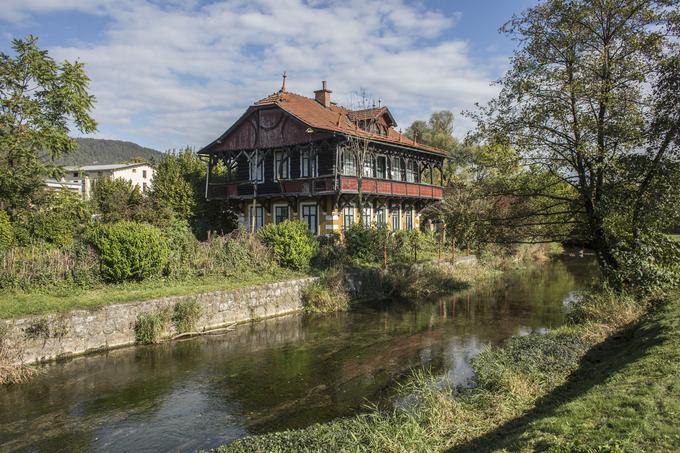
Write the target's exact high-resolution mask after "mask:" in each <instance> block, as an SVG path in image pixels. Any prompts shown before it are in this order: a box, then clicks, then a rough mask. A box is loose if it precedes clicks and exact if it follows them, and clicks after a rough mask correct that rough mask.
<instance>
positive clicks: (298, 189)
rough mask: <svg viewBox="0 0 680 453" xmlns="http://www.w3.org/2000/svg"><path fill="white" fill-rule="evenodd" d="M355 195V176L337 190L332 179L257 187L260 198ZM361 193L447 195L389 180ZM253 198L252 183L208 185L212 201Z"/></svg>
mask: <svg viewBox="0 0 680 453" xmlns="http://www.w3.org/2000/svg"><path fill="white" fill-rule="evenodd" d="M338 190H339V191H340V192H343V193H356V192H358V190H359V179H358V178H357V177H354V176H340V177H339V185H338V186H337V187H336V184H335V178H334V177H333V176H320V177H318V178H301V179H285V180H281V181H278V182H275V183H271V182H270V183H261V184H258V189H257V193H258V196H267V195H269V196H273V195H299V196H313V195H323V194H328V193H334V192H336V191H338ZM361 190H362V192H363V193H365V194H375V195H387V196H399V197H413V198H430V199H435V200H439V199H441V198H443V197H444V191H443V189H442V188H441V187H439V186H432V185H429V184H420V183H413V182H404V181H392V180H387V179H374V178H362V180H361ZM252 196H253V183H251V182H226V183H210V184H208V198H209V199H229V198H231V199H243V198H251V197H252Z"/></svg>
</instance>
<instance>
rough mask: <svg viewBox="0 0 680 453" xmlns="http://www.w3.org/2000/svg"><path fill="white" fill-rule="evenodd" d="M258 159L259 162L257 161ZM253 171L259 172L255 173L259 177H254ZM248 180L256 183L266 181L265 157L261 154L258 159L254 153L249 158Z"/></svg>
mask: <svg viewBox="0 0 680 453" xmlns="http://www.w3.org/2000/svg"><path fill="white" fill-rule="evenodd" d="M256 160H257V161H259V162H255V161H256ZM258 164H259V165H258ZM256 166H257V167H256ZM253 173H257V175H255V176H257V179H255V177H253ZM248 180H249V181H250V182H256V183H261V182H264V159H262V158H261V157H260V156H257V159H256V156H255V155H254V154H253V156H252V157H251V158H250V159H248Z"/></svg>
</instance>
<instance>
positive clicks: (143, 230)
mask: <svg viewBox="0 0 680 453" xmlns="http://www.w3.org/2000/svg"><path fill="white" fill-rule="evenodd" d="M87 240H88V241H89V242H90V243H91V244H92V245H93V246H94V247H95V248H96V249H97V250H98V251H99V256H100V266H101V272H102V276H103V277H104V279H105V280H107V281H109V282H114V283H119V282H124V281H132V280H135V281H139V280H143V279H145V278H149V277H153V276H156V275H159V274H160V273H161V272H162V271H163V269H164V268H165V265H166V264H167V262H168V255H169V249H168V244H167V242H166V241H165V239H163V236H162V234H161V232H160V230H159V229H158V228H156V227H154V226H151V225H148V224H144V223H135V222H128V221H123V222H117V223H113V224H105V225H99V226H97V227H95V228H93V229H92V230H91V231H90V232H89V233H88V234H87Z"/></svg>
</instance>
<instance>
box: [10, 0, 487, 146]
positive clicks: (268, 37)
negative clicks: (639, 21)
mask: <svg viewBox="0 0 680 453" xmlns="http://www.w3.org/2000/svg"><path fill="white" fill-rule="evenodd" d="M6 3H7V5H6V7H5V8H4V9H3V10H2V11H1V12H0V18H4V19H5V20H8V21H21V20H27V19H30V17H31V14H33V13H36V12H50V11H59V10H61V11H68V10H78V11H81V12H86V13H91V14H97V15H103V16H107V17H108V18H109V19H110V21H109V22H108V23H109V25H108V28H107V29H106V31H105V36H104V38H105V39H104V40H102V41H101V42H102V43H98V44H93V45H78V46H70V47H53V48H51V49H49V50H50V53H51V54H52V55H53V56H55V57H56V58H58V59H62V58H68V59H76V58H77V59H79V60H80V61H83V62H85V63H86V69H87V71H88V74H89V75H90V77H91V79H92V84H91V90H92V92H93V94H94V95H95V96H96V97H97V105H96V109H95V112H94V116H95V118H96V119H97V120H98V122H99V123H100V129H101V130H102V135H107V136H111V135H115V136H116V138H121V139H125V138H129V137H135V138H137V140H140V138H141V141H142V142H143V144H145V145H151V146H155V147H158V148H161V149H165V148H171V147H178V146H183V145H186V144H189V145H193V146H202V145H204V144H206V143H209V142H210V141H212V140H213V139H214V138H215V137H217V136H218V135H219V134H221V133H222V132H223V131H224V130H225V129H226V128H227V127H228V126H230V125H231V123H232V122H233V121H234V120H235V119H236V118H237V117H238V116H239V115H240V114H241V112H242V111H243V110H244V109H245V108H246V107H247V106H248V105H249V104H251V103H252V102H254V101H256V100H257V99H260V98H262V97H264V96H265V95H267V94H270V93H272V92H274V91H276V90H277V89H278V88H279V86H280V83H281V82H280V80H281V79H280V74H281V73H282V72H283V71H284V70H287V71H288V74H289V78H288V82H287V86H288V89H289V90H290V91H295V92H298V93H300V94H304V95H310V96H311V95H312V91H313V90H314V89H317V88H318V87H319V85H320V81H321V80H322V79H325V80H328V82H329V85H330V88H331V89H332V90H333V96H334V99H335V100H336V101H338V102H340V103H342V102H343V101H346V100H348V99H349V98H350V96H351V93H352V92H354V91H356V90H358V89H359V88H365V89H367V90H368V92H370V93H372V94H373V95H374V96H375V97H376V98H382V100H383V102H384V103H386V104H387V105H389V106H390V108H391V109H392V111H393V112H394V113H395V114H396V116H397V120H398V121H399V123H400V125H401V126H403V127H406V126H407V125H408V124H409V123H410V122H411V121H412V120H414V119H417V118H427V117H428V116H429V114H430V113H431V112H432V111H434V110H436V109H450V110H452V111H454V112H455V113H458V112H460V111H461V110H462V109H466V108H470V107H471V106H472V104H473V103H474V102H476V101H482V102H483V101H486V100H487V99H489V98H490V97H491V96H493V94H494V93H495V90H496V89H495V88H493V87H490V86H489V82H490V80H491V78H492V77H493V74H495V73H496V69H495V65H496V64H497V63H496V62H494V63H493V64H494V67H489V66H486V65H487V64H488V63H487V64H485V63H481V62H478V61H475V60H474V59H473V58H471V55H470V54H471V52H470V50H469V46H468V45H467V43H465V42H463V41H456V40H451V39H448V38H446V31H447V30H449V29H450V28H451V27H453V26H455V22H456V21H457V20H459V19H460V18H459V17H458V16H455V17H450V16H445V15H443V14H441V13H438V12H436V11H427V10H425V9H423V7H422V6H413V5H410V4H406V3H404V2H403V0H382V1H377V0H353V1H350V2H334V1H331V2H325V1H323V2H315V3H313V4H310V3H303V2H301V1H298V0H255V1H247V0H244V1H228V2H217V3H211V4H208V5H198V4H196V3H190V4H189V3H185V2H176V3H174V4H168V3H165V4H163V5H162V6H159V4H158V2H151V1H143V0H138V1H132V0H123V1H117V2H115V1H109V0H99V1H75V0H21V1H13V0H8V2H6ZM467 126H469V125H467V124H466V123H465V122H459V123H458V124H457V130H458V131H459V133H460V132H461V130H462V129H465V128H466V127H467Z"/></svg>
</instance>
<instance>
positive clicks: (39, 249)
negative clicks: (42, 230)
mask: <svg viewBox="0 0 680 453" xmlns="http://www.w3.org/2000/svg"><path fill="white" fill-rule="evenodd" d="M99 281H100V277H99V259H98V257H97V254H96V253H95V252H94V250H92V249H91V248H90V247H88V246H86V245H84V244H81V243H76V244H74V245H73V246H71V247H66V248H55V247H52V246H49V245H47V244H44V243H36V244H33V245H30V246H23V247H13V248H10V249H9V250H7V251H6V252H5V253H4V254H3V255H2V260H1V261H0V289H3V290H6V289H13V290H23V291H36V290H40V289H43V288H54V287H64V286H74V287H77V288H87V287H91V286H93V285H95V284H96V283H98V282H99Z"/></svg>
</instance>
